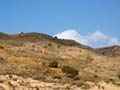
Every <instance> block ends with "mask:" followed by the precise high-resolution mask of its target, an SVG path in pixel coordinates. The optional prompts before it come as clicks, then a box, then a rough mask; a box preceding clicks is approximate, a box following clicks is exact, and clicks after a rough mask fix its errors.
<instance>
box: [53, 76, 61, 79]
mask: <svg viewBox="0 0 120 90" xmlns="http://www.w3.org/2000/svg"><path fill="white" fill-rule="evenodd" d="M53 78H54V79H61V76H60V75H55V76H54V77H53Z"/></svg>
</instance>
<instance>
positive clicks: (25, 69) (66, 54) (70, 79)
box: [0, 33, 120, 90]
mask: <svg viewBox="0 0 120 90" xmlns="http://www.w3.org/2000/svg"><path fill="white" fill-rule="evenodd" d="M113 47H114V48H113ZM113 47H107V49H106V48H102V49H93V48H91V47H89V46H85V45H82V44H79V43H77V42H75V41H73V40H61V39H58V38H56V37H52V36H49V35H46V34H41V33H21V34H15V35H8V34H4V33H0V74H1V75H17V76H21V77H24V78H26V77H27V78H32V79H35V80H40V81H43V82H47V83H48V82H50V83H62V84H63V83H66V84H67V83H68V84H70V85H76V86H77V87H79V88H82V89H83V90H85V89H90V86H91V84H88V82H91V83H94V84H95V85H97V84H98V83H99V82H101V81H104V82H107V83H114V84H116V83H118V82H119V81H120V77H119V76H120V57H119V53H120V52H119V46H113ZM116 47H117V49H116ZM116 52H117V53H116ZM113 56H115V57H113ZM53 62H57V64H58V65H57V66H51V63H53ZM52 65H54V64H52ZM55 65H56V64H55ZM63 66H69V67H72V70H70V72H72V74H71V73H69V74H68V73H65V72H63V70H62V68H63ZM73 68H74V69H73ZM74 71H78V73H77V75H76V73H75V72H74ZM71 75H72V76H71ZM82 89H78V90H82ZM70 90H72V89H70Z"/></svg>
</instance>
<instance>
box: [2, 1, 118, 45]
mask: <svg viewBox="0 0 120 90" xmlns="http://www.w3.org/2000/svg"><path fill="white" fill-rule="evenodd" d="M71 29H72V30H75V31H76V32H78V33H79V34H80V35H82V36H85V37H86V36H91V37H92V35H93V34H94V33H96V32H100V33H101V34H104V35H105V36H107V37H110V38H109V39H112V38H117V39H118V41H120V34H119V31H120V0H0V31H1V32H6V33H12V34H14V33H19V32H41V33H46V34H50V35H56V34H58V33H62V32H65V31H66V30H67V31H68V30H71ZM109 41H110V40H109ZM103 42H105V43H104V45H105V44H106V45H107V43H108V41H107V43H106V41H103ZM91 43H94V42H91ZM99 43H100V44H101V42H98V43H97V44H98V45H99V46H102V45H100V44H99ZM97 44H96V45H97ZM96 45H92V46H94V47H97V46H98V45H97V46H96Z"/></svg>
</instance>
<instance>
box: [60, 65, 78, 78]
mask: <svg viewBox="0 0 120 90" xmlns="http://www.w3.org/2000/svg"><path fill="white" fill-rule="evenodd" d="M62 72H64V73H66V74H69V75H70V77H74V76H76V75H78V72H79V71H78V70H77V69H75V68H73V67H70V66H63V67H62Z"/></svg>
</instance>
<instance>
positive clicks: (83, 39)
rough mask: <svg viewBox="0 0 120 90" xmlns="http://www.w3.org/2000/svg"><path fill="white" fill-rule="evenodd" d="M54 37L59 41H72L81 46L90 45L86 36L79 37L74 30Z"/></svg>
mask: <svg viewBox="0 0 120 90" xmlns="http://www.w3.org/2000/svg"><path fill="white" fill-rule="evenodd" d="M54 36H57V37H58V38H60V39H72V40H75V41H77V42H79V43H81V44H84V45H90V43H89V42H88V39H87V36H83V35H80V33H79V32H77V31H76V30H74V29H71V30H67V31H64V32H62V33H58V34H56V35H54Z"/></svg>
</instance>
